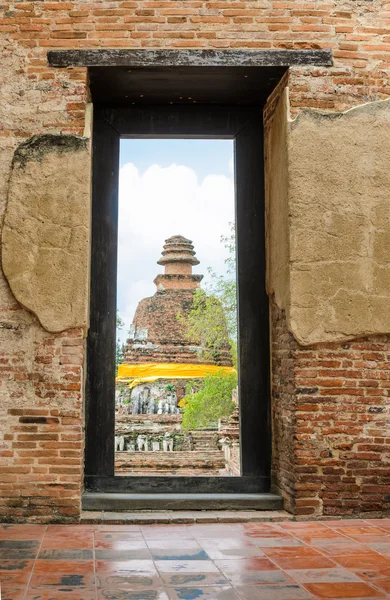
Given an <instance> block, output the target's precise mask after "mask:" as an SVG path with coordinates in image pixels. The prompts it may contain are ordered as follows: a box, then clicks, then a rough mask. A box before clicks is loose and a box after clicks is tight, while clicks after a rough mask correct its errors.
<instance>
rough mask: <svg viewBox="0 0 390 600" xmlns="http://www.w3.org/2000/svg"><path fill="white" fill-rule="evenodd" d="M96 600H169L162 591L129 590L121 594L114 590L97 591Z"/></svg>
mask: <svg viewBox="0 0 390 600" xmlns="http://www.w3.org/2000/svg"><path fill="white" fill-rule="evenodd" d="M97 598H98V600H169V598H168V594H167V593H166V592H165V591H164V590H162V589H148V590H146V589H145V590H142V591H140V590H130V591H126V592H122V591H121V590H117V589H114V588H104V589H98V592H97Z"/></svg>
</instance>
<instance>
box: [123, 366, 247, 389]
mask: <svg viewBox="0 0 390 600" xmlns="http://www.w3.org/2000/svg"><path fill="white" fill-rule="evenodd" d="M218 371H223V372H224V373H226V374H228V373H236V370H235V369H234V368H233V367H219V366H217V365H201V364H186V363H138V364H122V365H119V366H118V376H117V378H116V380H117V381H118V382H121V381H122V382H124V383H128V384H129V387H130V388H133V387H135V386H136V385H139V384H141V383H146V382H151V381H157V379H198V378H200V377H207V375H214V374H215V373H217V372H218Z"/></svg>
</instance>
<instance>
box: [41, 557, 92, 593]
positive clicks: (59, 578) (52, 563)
mask: <svg viewBox="0 0 390 600" xmlns="http://www.w3.org/2000/svg"><path fill="white" fill-rule="evenodd" d="M93 585H95V576H94V572H93V561H88V560H85V561H70V560H40V559H38V560H36V562H35V565H34V570H33V574H32V578H31V583H30V586H31V587H37V588H39V587H44V586H45V587H46V586H61V587H70V588H72V587H80V586H82V587H87V588H88V587H91V586H93Z"/></svg>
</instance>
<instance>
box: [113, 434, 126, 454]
mask: <svg viewBox="0 0 390 600" xmlns="http://www.w3.org/2000/svg"><path fill="white" fill-rule="evenodd" d="M124 449H125V438H124V436H123V435H120V436H115V450H116V451H117V450H119V452H123V450H124Z"/></svg>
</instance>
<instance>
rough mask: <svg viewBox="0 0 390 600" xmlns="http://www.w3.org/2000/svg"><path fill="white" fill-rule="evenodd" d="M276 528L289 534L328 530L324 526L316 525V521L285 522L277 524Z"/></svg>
mask: <svg viewBox="0 0 390 600" xmlns="http://www.w3.org/2000/svg"><path fill="white" fill-rule="evenodd" d="M278 527H280V528H281V529H285V530H286V531H291V532H294V531H296V530H302V531H313V530H318V529H328V527H327V526H326V525H324V524H322V523H318V522H317V521H314V522H313V521H299V522H294V521H287V522H286V523H278Z"/></svg>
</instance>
